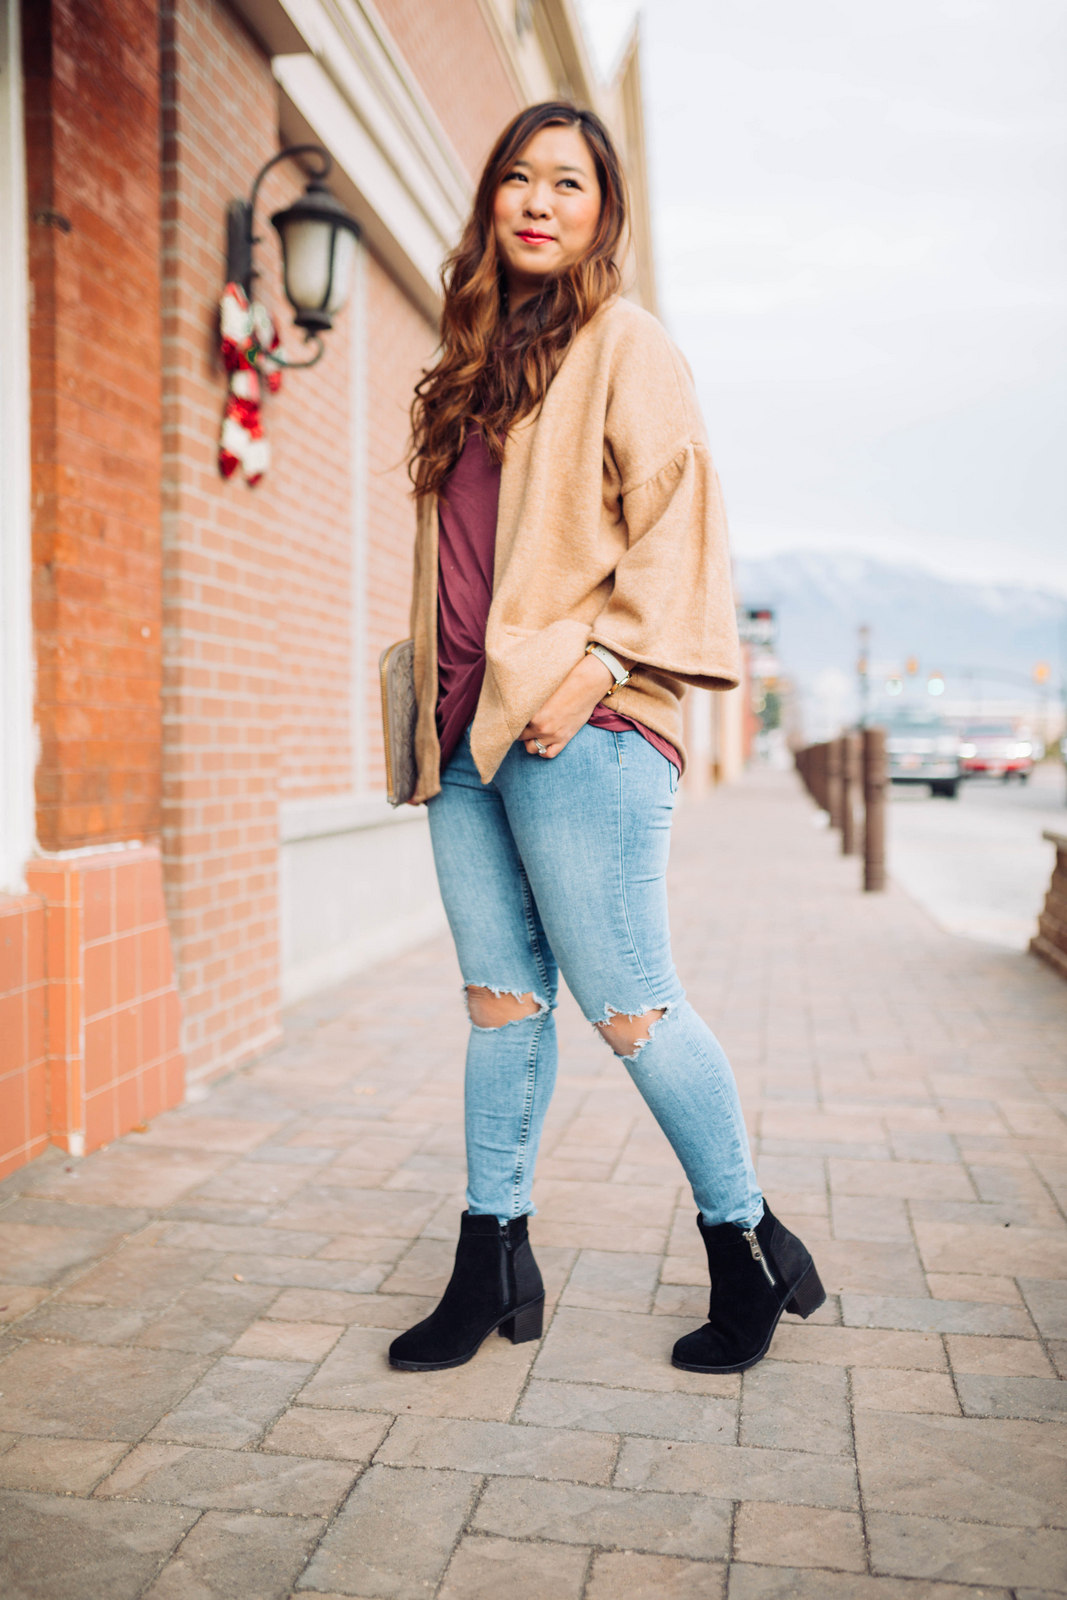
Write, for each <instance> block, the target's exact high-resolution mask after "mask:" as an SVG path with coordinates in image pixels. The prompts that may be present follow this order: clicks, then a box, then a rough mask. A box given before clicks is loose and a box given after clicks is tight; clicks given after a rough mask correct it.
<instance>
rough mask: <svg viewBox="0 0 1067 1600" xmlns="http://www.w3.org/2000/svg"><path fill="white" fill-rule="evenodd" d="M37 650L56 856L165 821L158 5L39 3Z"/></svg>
mask: <svg viewBox="0 0 1067 1600" xmlns="http://www.w3.org/2000/svg"><path fill="white" fill-rule="evenodd" d="M23 29H24V40H25V64H26V74H25V98H26V124H27V152H28V156H27V185H28V204H29V255H30V260H29V267H30V283H31V291H32V292H31V304H32V310H31V317H30V377H31V408H30V424H31V460H32V506H33V558H34V626H35V632H36V648H37V721H38V726H39V730H40V740H41V759H40V764H39V767H38V771H37V803H38V810H37V828H38V837H39V839H40V842H41V844H42V845H43V846H44V847H45V848H47V849H58V848H61V847H66V846H71V845H80V844H84V843H85V842H86V841H89V840H117V839H131V838H142V837H144V836H145V835H146V834H150V833H153V832H154V831H155V830H156V829H157V828H158V826H159V767H160V739H161V731H160V701H159V687H160V630H159V622H160V544H159V541H160V435H159V422H160V379H159V368H160V328H159V298H158V251H159V161H158V157H159V99H158V72H157V66H158V55H157V51H158V19H157V7H156V0H26V3H25V4H24V6H23Z"/></svg>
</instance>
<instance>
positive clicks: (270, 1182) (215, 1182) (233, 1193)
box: [185, 1161, 315, 1211]
mask: <svg viewBox="0 0 1067 1600" xmlns="http://www.w3.org/2000/svg"><path fill="white" fill-rule="evenodd" d="M314 1179H315V1173H314V1171H309V1169H308V1165H307V1162H305V1161H294V1162H288V1163H283V1162H280V1161H274V1162H272V1163H270V1165H267V1164H265V1163H264V1162H262V1161H234V1162H233V1163H232V1164H231V1165H230V1166H228V1167H226V1168H224V1169H223V1171H221V1172H217V1173H215V1174H214V1175H213V1176H212V1177H210V1178H209V1179H208V1180H207V1182H206V1183H202V1184H199V1185H198V1187H197V1188H196V1189H194V1190H192V1192H191V1193H190V1194H188V1195H187V1196H186V1197H185V1199H186V1203H202V1202H209V1203H214V1204H217V1205H220V1206H221V1205H233V1204H235V1203H236V1204H239V1205H259V1206H269V1207H270V1208H271V1209H272V1210H273V1211H276V1210H277V1209H278V1207H279V1206H280V1205H283V1204H284V1203H285V1202H286V1201H287V1200H291V1199H292V1197H293V1195H294V1194H296V1193H297V1191H298V1190H299V1189H302V1188H303V1187H304V1186H305V1184H308V1183H311V1182H313V1181H314Z"/></svg>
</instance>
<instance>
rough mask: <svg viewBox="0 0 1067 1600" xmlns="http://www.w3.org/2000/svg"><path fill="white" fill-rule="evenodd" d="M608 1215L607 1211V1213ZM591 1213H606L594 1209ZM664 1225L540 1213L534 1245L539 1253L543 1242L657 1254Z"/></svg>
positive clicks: (563, 1247)
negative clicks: (595, 1219) (593, 1219)
mask: <svg viewBox="0 0 1067 1600" xmlns="http://www.w3.org/2000/svg"><path fill="white" fill-rule="evenodd" d="M602 1187H603V1188H605V1189H607V1188H613V1189H614V1190H616V1191H617V1190H618V1188H619V1187H620V1186H619V1185H618V1184H615V1185H609V1184H603V1185H602ZM606 1214H607V1215H608V1216H610V1215H611V1213H610V1210H609V1211H608V1212H607V1213H606ZM592 1215H594V1216H603V1215H605V1213H603V1212H596V1213H593V1214H592ZM666 1231H667V1230H666V1227H665V1226H660V1225H657V1226H655V1227H653V1226H641V1224H639V1223H636V1222H616V1221H614V1220H612V1221H609V1222H597V1221H591V1220H589V1219H588V1218H587V1219H585V1220H584V1221H582V1220H571V1219H569V1218H556V1217H544V1216H539V1217H538V1219H537V1237H536V1239H535V1242H534V1248H535V1249H536V1250H537V1251H538V1253H540V1250H541V1248H542V1247H543V1246H545V1245H551V1246H552V1247H553V1248H557V1249H577V1250H618V1251H621V1252H622V1253H623V1254H624V1255H646V1254H649V1255H659V1254H661V1253H662V1251H663V1244H664V1238H665V1235H666Z"/></svg>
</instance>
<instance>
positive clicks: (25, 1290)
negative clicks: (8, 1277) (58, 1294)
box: [0, 1283, 48, 1324]
mask: <svg viewBox="0 0 1067 1600" xmlns="http://www.w3.org/2000/svg"><path fill="white" fill-rule="evenodd" d="M47 1294H48V1290H47V1289H35V1288H31V1287H30V1285H29V1284H22V1283H4V1284H0V1324H4V1323H10V1322H15V1321H17V1319H18V1318H19V1317H24V1316H25V1315H26V1313H27V1312H28V1311H32V1310H33V1308H34V1306H36V1305H39V1304H40V1302H41V1301H42V1300H43V1299H44V1298H45V1296H46V1295H47Z"/></svg>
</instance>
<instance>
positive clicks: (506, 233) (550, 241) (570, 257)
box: [493, 127, 601, 311]
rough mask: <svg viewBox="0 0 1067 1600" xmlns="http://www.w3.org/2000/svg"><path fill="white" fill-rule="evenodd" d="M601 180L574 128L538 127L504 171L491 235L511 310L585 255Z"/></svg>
mask: <svg viewBox="0 0 1067 1600" xmlns="http://www.w3.org/2000/svg"><path fill="white" fill-rule="evenodd" d="M600 201H601V195H600V184H599V182H598V181H597V175H596V166H595V165H594V162H593V157H592V154H591V152H590V149H589V146H588V145H587V144H586V142H585V139H584V137H583V136H582V134H581V132H580V131H579V129H577V128H552V127H549V128H541V129H540V130H539V132H537V133H535V134H534V136H533V138H532V139H531V140H530V141H529V142H528V143H527V144H526V145H524V146H523V148H522V150H521V151H520V152H519V155H518V157H517V159H516V160H515V161H513V162H512V164H511V166H510V167H509V168H508V170H507V171H506V172H505V173H504V176H503V178H502V179H501V182H500V187H499V188H498V189H497V192H496V198H495V199H494V201H493V233H494V235H495V238H496V247H497V251H498V253H499V256H500V260H501V261H502V262H503V265H504V273H505V276H506V278H507V284H508V298H509V301H510V305H511V309H512V311H514V310H515V309H516V307H517V306H520V305H522V303H523V302H524V301H525V300H529V299H531V298H532V297H533V296H534V295H535V294H537V293H538V292H539V290H540V289H541V288H542V287H543V286H544V284H545V282H546V281H547V280H548V279H549V278H551V277H554V276H555V275H556V274H557V273H559V272H562V271H563V269H564V268H565V267H568V266H570V264H571V263H572V262H573V261H577V260H579V259H580V257H581V256H583V255H584V254H585V252H586V251H587V250H588V248H589V246H590V245H591V244H592V242H593V237H594V235H595V233H596V229H597V223H598V221H599V220H600Z"/></svg>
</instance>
